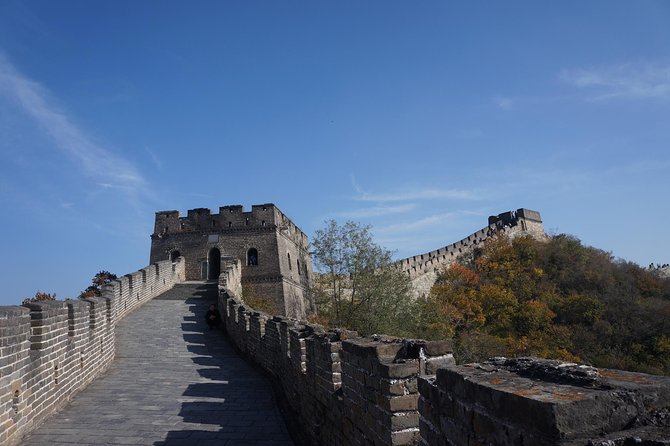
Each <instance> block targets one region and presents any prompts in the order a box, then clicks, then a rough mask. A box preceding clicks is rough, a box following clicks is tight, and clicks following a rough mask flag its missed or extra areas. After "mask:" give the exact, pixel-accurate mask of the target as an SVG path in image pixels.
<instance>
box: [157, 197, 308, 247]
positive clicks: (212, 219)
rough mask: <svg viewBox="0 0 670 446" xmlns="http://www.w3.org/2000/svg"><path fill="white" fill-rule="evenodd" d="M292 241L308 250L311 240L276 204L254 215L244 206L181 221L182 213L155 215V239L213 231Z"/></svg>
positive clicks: (199, 211) (198, 212)
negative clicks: (271, 235)
mask: <svg viewBox="0 0 670 446" xmlns="http://www.w3.org/2000/svg"><path fill="white" fill-rule="evenodd" d="M276 230H279V231H281V233H282V234H283V235H284V236H286V237H288V238H290V239H291V240H292V241H293V242H294V243H296V244H298V245H300V246H303V247H305V248H307V244H308V238H307V235H306V234H305V233H304V232H302V230H301V229H300V228H299V227H298V226H297V225H296V224H295V223H293V222H292V221H291V219H290V218H288V217H287V216H286V215H285V214H284V213H283V212H282V211H280V210H279V208H277V207H276V206H275V205H274V204H273V203H265V204H255V205H252V206H251V211H245V210H244V207H243V206H242V205H229V206H221V207H219V213H218V214H213V213H212V211H211V210H210V209H208V208H196V209H190V210H188V211H187V213H186V216H185V217H182V216H181V214H180V212H179V211H176V210H172V211H160V212H156V221H155V224H154V232H153V234H152V236H151V237H152V238H154V237H155V238H161V237H164V236H166V235H167V234H180V233H190V232H206V233H211V232H212V231H214V232H217V233H230V232H258V231H270V232H272V231H276Z"/></svg>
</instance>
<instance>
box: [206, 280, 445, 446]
mask: <svg viewBox="0 0 670 446" xmlns="http://www.w3.org/2000/svg"><path fill="white" fill-rule="evenodd" d="M219 306H220V308H221V309H222V310H223V312H222V315H223V318H224V321H225V329H226V332H227V333H228V335H229V337H230V339H231V340H232V342H233V343H234V344H235V346H236V347H237V349H238V350H239V351H240V352H241V353H243V354H244V355H245V356H246V357H247V358H248V359H249V360H251V361H253V362H254V363H256V364H258V365H259V366H260V367H261V368H262V369H263V370H265V372H266V373H267V374H268V375H269V376H270V378H271V380H272V381H273V383H274V385H275V387H276V388H277V389H278V393H279V394H280V395H283V398H281V400H282V401H281V403H282V404H283V408H284V410H285V412H286V413H287V415H288V416H287V417H286V419H287V422H288V424H289V426H290V427H291V428H292V429H291V430H292V431H293V434H294V435H295V436H296V437H297V438H296V439H297V441H298V442H299V443H302V444H313V445H403V444H416V443H417V442H418V441H419V413H418V409H417V402H418V399H419V394H418V381H417V379H418V377H419V375H420V374H421V373H434V371H435V370H436V369H437V367H438V366H444V365H447V364H451V363H453V355H452V354H451V350H452V349H451V343H450V342H447V341H436V342H426V341H408V340H401V339H397V338H392V337H375V338H361V337H358V335H357V333H355V332H349V331H342V330H337V331H325V330H324V329H323V328H322V327H321V326H318V325H313V324H308V323H305V322H302V321H298V320H294V319H289V318H285V317H279V316H274V317H273V316H270V315H267V314H264V313H260V312H255V311H253V310H251V309H247V308H245V306H244V305H243V303H242V301H240V300H238V299H236V298H233V297H230V296H229V295H228V294H226V293H222V294H221V295H220V297H219ZM291 425H292V426H291Z"/></svg>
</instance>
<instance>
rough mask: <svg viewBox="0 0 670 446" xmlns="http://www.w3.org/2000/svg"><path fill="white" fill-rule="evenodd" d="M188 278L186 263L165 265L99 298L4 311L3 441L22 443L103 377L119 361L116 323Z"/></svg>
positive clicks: (0, 312)
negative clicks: (40, 424) (73, 398)
mask: <svg viewBox="0 0 670 446" xmlns="http://www.w3.org/2000/svg"><path fill="white" fill-rule="evenodd" d="M183 279H184V261H183V259H179V260H178V261H176V262H174V263H172V262H170V261H164V262H158V263H156V264H154V265H150V266H148V267H146V268H143V269H141V270H139V271H137V272H134V273H132V274H128V275H126V276H123V277H121V278H120V279H119V280H116V281H114V282H113V283H112V284H110V285H107V286H105V287H103V290H102V297H96V298H91V299H85V300H66V301H44V302H38V303H31V304H27V305H24V306H3V307H0V444H3V445H5V444H6V445H12V444H18V442H19V441H20V438H21V437H22V436H23V435H24V434H26V433H27V432H28V431H30V430H32V429H33V428H34V427H36V426H37V425H38V424H39V423H40V422H41V421H43V420H44V419H45V418H46V417H47V416H49V415H50V414H51V413H53V412H54V411H57V410H58V409H60V408H61V407H63V406H64V405H65V404H67V402H68V401H69V400H70V399H71V398H72V397H73V396H74V395H75V394H76V393H77V392H79V391H80V390H82V389H83V388H84V387H86V386H87V385H88V384H89V383H90V382H91V381H93V380H94V379H95V378H96V377H98V376H100V375H101V374H102V373H103V372H104V371H105V370H106V369H107V367H108V366H109V365H110V364H111V362H112V360H113V359H114V353H115V339H114V330H115V326H116V323H117V322H118V321H119V320H121V319H122V318H123V317H124V316H125V315H126V314H128V313H129V312H131V311H132V310H133V309H135V308H137V307H138V306H140V305H142V304H143V303H145V302H147V301H149V300H151V299H152V298H154V297H155V296H157V295H159V294H161V293H163V292H164V291H167V290H169V289H170V288H172V286H174V284H175V283H178V282H181V281H182V280H183Z"/></svg>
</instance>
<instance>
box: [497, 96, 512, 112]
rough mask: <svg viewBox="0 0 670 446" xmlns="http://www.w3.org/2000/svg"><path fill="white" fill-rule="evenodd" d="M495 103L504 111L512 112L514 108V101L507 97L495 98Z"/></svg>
mask: <svg viewBox="0 0 670 446" xmlns="http://www.w3.org/2000/svg"><path fill="white" fill-rule="evenodd" d="M493 103H494V104H495V105H496V106H497V107H498V108H500V109H502V110H511V109H512V107H513V106H514V100H513V99H512V98H508V97H505V96H496V97H494V98H493Z"/></svg>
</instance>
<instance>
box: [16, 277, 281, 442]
mask: <svg viewBox="0 0 670 446" xmlns="http://www.w3.org/2000/svg"><path fill="white" fill-rule="evenodd" d="M202 290H203V287H202V286H200V289H199V290H196V288H195V287H194V286H193V285H191V286H188V285H186V286H185V285H180V286H179V287H178V288H175V289H173V290H171V291H168V292H167V293H165V294H164V295H163V296H159V297H158V298H156V299H154V300H153V301H151V302H148V303H146V304H145V305H144V306H142V307H141V308H139V309H138V310H136V311H135V312H134V313H132V314H130V315H128V316H127V317H126V318H125V319H123V320H122V321H121V322H120V323H119V325H118V326H117V329H116V333H117V335H116V336H117V347H116V348H117V351H116V359H115V361H114V363H113V364H112V366H111V367H110V369H109V371H108V372H107V373H106V374H105V375H103V376H102V377H100V378H99V379H97V380H96V381H95V382H93V383H92V384H91V385H89V386H88V387H87V388H86V389H85V390H84V391H82V392H81V393H80V394H78V395H77V396H76V397H75V398H74V399H73V401H72V402H71V404H70V405H68V406H67V407H66V408H65V409H63V410H62V411H61V412H60V413H58V414H56V415H53V416H52V417H51V418H49V419H48V420H47V422H46V423H44V424H43V425H41V426H40V427H39V428H38V429H37V430H36V431H34V432H33V433H32V434H31V435H29V436H28V437H27V438H25V439H24V440H23V442H21V444H22V445H29V446H46V445H65V444H67V445H72V444H77V445H118V444H140V445H153V446H173V445H174V446H176V445H189V446H190V445H195V446H200V445H226V446H238V445H239V446H243V445H259V446H261V445H267V446H270V445H272V446H289V445H293V443H292V442H291V439H290V437H289V435H288V433H287V432H286V428H285V426H284V422H283V420H282V418H281V415H280V414H279V412H278V410H277V407H276V405H275V402H274V399H273V395H272V390H271V387H270V384H269V383H268V382H267V381H266V380H265V379H264V378H263V377H262V376H261V375H260V374H259V373H258V372H257V371H256V370H255V369H253V368H252V367H251V366H250V365H249V364H247V363H246V362H245V361H244V360H243V359H242V358H240V357H239V356H237V354H236V353H235V351H234V350H233V349H232V347H231V346H230V345H229V344H228V342H227V341H226V339H225V338H224V336H223V333H222V332H221V331H219V330H215V331H211V332H210V331H209V329H208V328H207V325H206V324H205V322H204V314H205V311H207V307H208V305H209V304H210V303H212V302H213V300H211V298H208V296H207V295H206V293H204V292H203V291H202ZM184 293H187V294H188V295H189V296H190V297H188V299H186V300H185V299H184ZM203 294H205V295H203Z"/></svg>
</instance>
